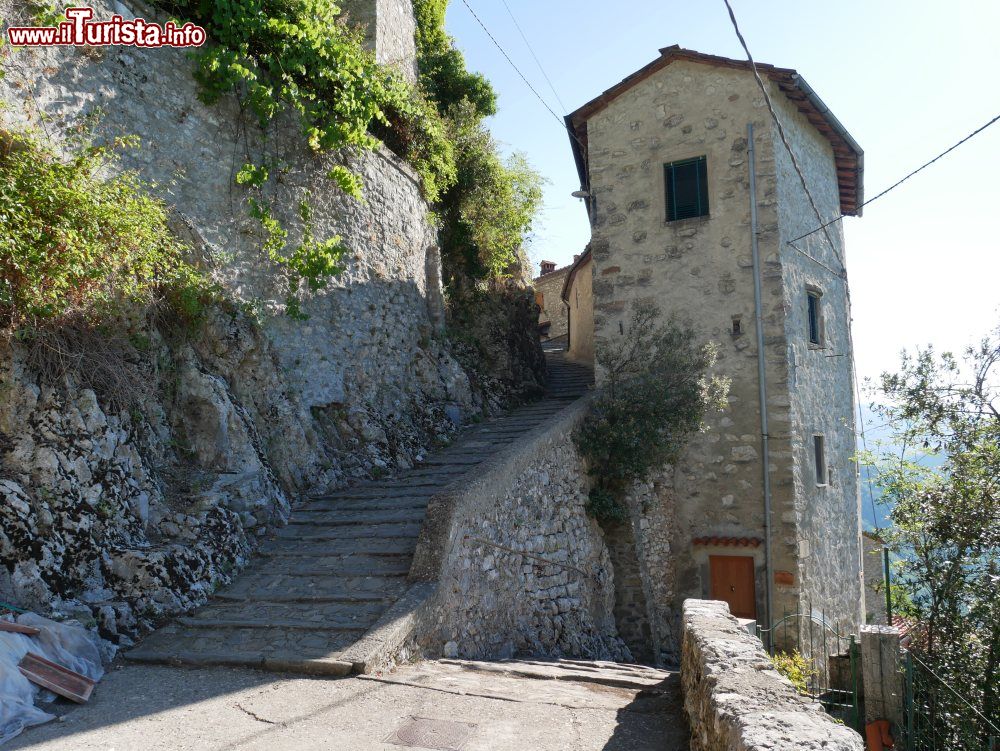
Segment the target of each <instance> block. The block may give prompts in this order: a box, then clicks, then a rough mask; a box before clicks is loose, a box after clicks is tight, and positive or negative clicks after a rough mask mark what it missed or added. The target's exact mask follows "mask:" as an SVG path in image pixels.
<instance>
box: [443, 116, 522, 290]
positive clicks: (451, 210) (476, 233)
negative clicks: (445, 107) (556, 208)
mask: <svg viewBox="0 0 1000 751" xmlns="http://www.w3.org/2000/svg"><path fill="white" fill-rule="evenodd" d="M452 130H453V133H454V141H455V153H456V158H457V172H458V180H457V182H456V184H455V186H454V187H453V188H452V189H451V190H450V191H448V193H447V194H446V195H445V196H444V198H443V199H442V201H441V206H440V214H441V217H442V226H441V249H442V257H443V259H444V266H445V269H446V271H447V274H448V279H446V281H448V282H450V283H452V284H454V282H455V281H456V278H455V277H456V276H457V275H459V274H464V275H465V276H468V277H472V278H474V279H480V278H485V277H493V278H496V277H500V276H502V275H503V273H504V272H505V271H506V270H507V269H508V268H509V267H510V266H511V265H512V264H514V263H515V262H516V261H517V260H518V253H519V252H520V250H521V247H522V246H523V244H524V240H525V238H526V237H527V235H528V234H529V233H530V231H531V227H532V223H533V221H534V218H535V215H536V214H537V212H538V209H539V207H540V205H541V201H542V180H541V178H540V176H539V175H538V174H537V173H536V172H534V171H533V170H532V169H531V167H530V166H529V165H528V163H527V160H526V159H525V158H524V157H523V156H522V155H520V154H515V155H513V156H512V157H510V158H509V159H508V160H507V161H506V163H505V162H504V161H502V160H501V158H500V156H499V153H498V152H499V149H498V146H497V144H496V142H495V141H494V139H493V137H492V136H491V135H490V133H489V131H488V130H487V129H486V128H485V126H484V125H483V124H482V122H481V121H479V120H478V119H477V117H476V115H475V113H474V111H473V110H472V108H471V107H469V106H468V105H462V106H460V107H456V108H455V109H453V110H452Z"/></svg>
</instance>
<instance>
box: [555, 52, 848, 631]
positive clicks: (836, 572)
mask: <svg viewBox="0 0 1000 751" xmlns="http://www.w3.org/2000/svg"><path fill="white" fill-rule="evenodd" d="M757 67H758V70H759V72H760V75H761V77H762V79H763V82H764V86H765V87H766V89H767V92H768V97H769V99H770V101H771V102H772V104H773V106H774V108H775V110H776V113H777V117H778V119H779V120H780V121H781V123H782V124H783V126H784V131H785V135H786V138H787V140H788V143H789V145H790V148H791V150H792V151H793V152H794V154H795V158H796V161H797V163H798V165H799V167H800V168H801V170H802V178H801V179H800V176H799V174H798V172H797V170H796V167H795V165H794V164H793V161H792V159H791V158H790V157H789V153H788V151H787V150H786V147H785V146H784V144H783V142H782V139H781V136H780V134H779V133H778V131H777V128H776V127H775V125H774V123H773V120H772V118H771V115H770V113H769V111H768V107H767V102H766V101H765V98H764V96H763V95H762V93H761V90H760V88H759V87H758V84H757V81H756V80H755V78H754V74H753V71H752V70H751V69H750V66H749V64H748V63H747V62H746V61H741V60H731V59H727V58H723V57H716V56H713V55H706V54H702V53H698V52H694V51H690V50H685V49H681V48H680V47H677V46H673V47H667V48H665V49H663V50H661V51H660V55H659V57H657V58H656V59H655V60H654V61H652V62H651V63H650V64H649V65H647V66H645V67H644V68H642V69H641V70H638V71H636V72H635V73H633V74H631V75H630V76H628V77H627V78H625V79H624V80H623V81H621V82H620V83H618V84H616V85H615V86H613V87H611V88H610V89H608V90H607V91H605V92H604V93H602V94H601V95H600V96H598V97H596V98H595V99H593V100H591V101H589V102H587V103H586V104H584V105H583V106H582V107H580V108H579V109H577V110H576V111H575V112H573V113H572V114H570V115H568V116H567V118H566V121H567V125H568V129H569V131H570V136H571V137H570V143H571V146H572V150H573V155H574V157H575V159H576V164H577V168H578V171H579V175H580V181H581V188H582V190H583V191H584V194H585V195H586V196H587V198H586V205H587V211H588V214H589V218H590V222H591V227H592V235H591V242H590V247H589V251H588V252H587V253H586V254H584V255H583V256H582V257H581V258H579V259H578V260H577V262H576V263H575V264H574V265H573V266H572V267H571V268H570V271H569V273H568V274H567V277H566V279H567V281H566V286H565V289H564V292H563V299H564V300H565V301H567V302H568V303H570V304H571V305H576V304H577V300H578V299H586V300H587V302H586V303H584V304H581V305H579V309H577V308H571V310H570V316H569V328H570V349H569V354H570V356H571V357H574V358H576V359H581V360H585V361H590V362H593V352H594V349H595V347H596V348H599V347H600V346H601V345H602V343H604V342H609V341H612V340H614V339H615V338H616V337H619V336H621V335H622V332H623V330H624V327H625V326H626V325H627V323H628V319H629V311H630V306H631V304H632V303H633V302H634V301H637V300H652V301H655V302H656V303H657V304H658V305H659V306H660V307H661V309H662V310H663V311H664V312H665V314H667V315H668V316H674V317H677V318H678V319H681V320H683V321H686V322H690V323H691V324H693V325H694V327H695V329H696V330H697V331H698V332H700V334H701V335H702V336H703V338H704V340H706V341H707V340H714V341H715V342H717V343H718V344H719V345H720V358H719V363H718V372H720V373H721V374H724V375H728V376H730V377H731V379H732V387H731V392H730V396H729V405H728V408H727V409H726V410H725V411H724V413H722V414H718V415H713V416H711V417H710V419H709V429H708V430H707V431H706V432H704V433H701V434H699V435H696V436H695V437H694V438H693V439H692V440H691V442H690V444H689V446H688V449H687V450H686V452H685V454H684V457H683V459H682V460H681V461H680V462H679V463H678V465H677V466H676V467H675V468H674V472H673V473H672V476H671V479H669V480H664V482H663V483H661V484H659V485H657V486H656V487H654V488H653V496H654V498H655V499H656V500H655V503H654V504H653V505H652V506H648V507H647V508H648V509H649V510H647V511H641V512H635V538H636V541H637V543H636V544H637V545H638V546H639V548H640V549H639V559H640V565H641V568H643V576H644V578H645V583H644V588H645V590H646V592H647V593H650V596H652V597H654V598H659V599H664V598H667V599H671V600H672V601H671V602H666V603H664V602H658V603H652V604H651V607H650V608H649V610H650V613H652V614H653V617H652V620H654V621H655V620H656V616H655V613H656V611H657V610H661V611H663V612H672V613H678V612H680V603H681V601H682V600H683V599H684V598H686V597H705V598H712V599H722V600H726V601H728V602H729V605H730V609H731V611H732V612H733V613H734V614H736V615H737V616H740V617H744V618H747V619H754V620H757V621H758V622H759V623H761V624H764V623H766V622H767V621H768V619H770V621H772V622H773V621H776V620H778V619H781V618H782V617H783V616H784V614H786V613H788V614H791V613H812V614H814V615H815V616H816V617H817V618H818V617H824V618H825V619H826V620H827V621H828V622H830V623H831V624H833V625H834V626H835V627H837V628H839V629H841V630H844V631H847V630H851V629H855V628H856V627H857V626H858V625H859V624H861V623H863V622H864V615H865V608H864V595H863V581H862V580H863V574H862V547H861V521H860V502H859V492H858V489H859V487H858V477H857V467H856V465H855V462H854V461H853V456H854V454H855V432H854V431H855V413H856V404H855V399H854V394H855V390H854V374H853V360H852V345H851V336H850V328H849V326H850V298H849V295H848V288H847V279H846V272H845V270H844V240H843V233H842V229H841V224H840V223H839V222H838V223H835V224H832V225H831V226H829V227H827V228H826V229H825V230H822V231H819V232H812V233H811V234H807V233H810V232H811V231H812V230H814V229H815V228H816V227H817V226H818V225H819V224H820V222H819V221H817V216H816V212H815V211H814V210H813V208H812V207H811V205H810V199H809V197H808V195H807V193H806V191H805V190H804V189H803V185H802V180H804V181H805V182H806V184H807V185H808V187H809V193H811V195H812V197H813V199H814V200H815V202H816V204H817V206H816V208H817V209H818V212H819V214H820V215H821V217H822V218H823V220H824V221H828V220H830V219H833V218H835V217H838V216H840V215H841V214H847V215H855V216H857V215H860V213H861V205H862V203H863V197H862V172H863V152H862V150H861V149H860V147H859V146H858V145H857V144H856V143H855V141H854V139H853V138H851V136H850V135H849V134H848V133H847V131H846V130H845V129H844V127H843V126H842V125H841V124H840V123H839V122H838V121H837V119H836V118H835V117H834V115H833V114H832V113H831V112H830V110H829V109H828V108H827V107H826V105H824V104H823V102H822V101H821V100H820V99H819V97H818V96H817V95H816V93H815V92H814V91H813V90H812V88H811V87H810V86H809V85H808V84H807V83H806V82H805V80H804V79H803V78H802V77H801V76H800V75H799V74H798V73H797V72H796V71H794V70H791V69H786V68H777V67H773V66H771V65H758V66H757ZM752 184H754V185H755V193H754V194H751V185H752ZM755 237H756V241H757V242H756V245H757V248H756V250H757V253H756V254H755V252H754V250H755V248H754V239H755ZM755 255H756V260H755ZM755 277H756V279H755ZM588 306H589V307H590V320H591V321H592V323H590V324H589V325H587V324H585V323H584V321H585V320H587V319H586V312H585V308H586V307H588ZM574 311H577V312H574ZM758 320H759V323H760V326H761V329H760V332H759V335H758V332H757V326H758ZM761 345H762V346H761ZM760 374H763V379H762V378H761V377H760ZM601 377H602V374H601V373H597V380H598V383H600V380H601ZM765 420H766V422H765ZM765 426H766V428H765ZM765 435H766V438H765ZM765 478H767V480H768V483H767V484H766V485H767V487H765ZM657 504H658V505H657ZM651 541H655V542H656V544H655V545H654V544H652V542H651ZM657 593H659V594H657ZM655 630H656V627H655V624H654V631H655Z"/></svg>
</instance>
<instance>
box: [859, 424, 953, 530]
mask: <svg viewBox="0 0 1000 751" xmlns="http://www.w3.org/2000/svg"><path fill="white" fill-rule="evenodd" d="M861 416H862V418H863V419H864V426H865V431H864V433H865V435H864V441H862V438H861V434H860V431H859V434H858V451H859V452H861V451H863V450H864V449H865V446H867V448H868V451H871V452H874V453H890V452H891V453H893V454H896V455H898V454H899V453H900V450H901V446H900V445H899V444H897V443H895V442H894V440H893V433H892V429H891V427H889V426H888V425H886V424H885V420H884V419H883V418H882V417H881V416H880V415H879V414H877V413H876V412H873V411H872V410H871V409H870V408H869V407H868V405H863V406H862V408H861ZM945 459H946V457H945V456H944V455H925V456H922V457H921V459H920V463H921V464H924V465H925V466H928V467H937V466H940V465H942V464H944V462H945ZM876 479H877V478H876V473H875V472H874V470H872V468H870V467H865V466H862V467H861V518H862V520H863V523H864V527H865V529H866V530H874V529H876V528H880V527H886V526H889V513H890V511H891V510H892V509H891V507H890V506H889V504H888V503H883V502H882V501H881V500H880V499H881V495H882V493H881V490H880V489H879V487H878V483H877V482H876Z"/></svg>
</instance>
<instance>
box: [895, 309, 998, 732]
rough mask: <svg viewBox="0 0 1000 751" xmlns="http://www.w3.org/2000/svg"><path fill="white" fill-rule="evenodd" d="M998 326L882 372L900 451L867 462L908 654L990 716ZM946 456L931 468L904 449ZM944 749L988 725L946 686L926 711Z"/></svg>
mask: <svg viewBox="0 0 1000 751" xmlns="http://www.w3.org/2000/svg"><path fill="white" fill-rule="evenodd" d="M998 363H1000V328H998V329H997V330H995V331H994V332H992V334H991V335H990V336H988V337H987V338H985V339H984V340H983V341H982V342H981V343H980V344H979V345H978V346H976V347H972V348H969V349H968V350H966V352H965V353H964V356H963V357H961V358H956V357H955V356H953V355H951V354H949V353H945V354H941V355H938V354H936V353H935V352H934V350H933V349H932V348H930V347H928V348H926V349H923V350H918V351H917V352H916V353H915V354H913V355H908V354H907V355H904V357H903V360H902V363H901V367H900V370H899V372H898V373H893V374H889V373H887V374H884V375H883V376H882V379H881V392H882V395H883V396H884V397H885V399H886V404H884V405H883V406H881V407H880V408H879V409H880V411H881V413H882V415H883V416H884V417H885V418H886V419H887V420H888V421H889V422H891V423H892V425H893V426H894V428H895V432H896V436H897V441H898V443H899V444H900V445H902V446H903V447H904V448H903V451H902V454H901V455H899V456H890V455H883V456H882V457H881V458H880V459H879V460H878V462H877V464H878V466H877V473H878V482H879V485H880V486H881V488H882V491H883V500H885V501H886V502H888V503H891V504H892V511H891V519H892V522H893V527H892V529H890V530H889V532H888V542H889V544H890V545H891V547H892V549H893V550H894V552H895V553H896V555H897V556H898V557H899V562H898V563H897V570H898V574H899V579H898V582H897V584H898V585H899V586H900V587H902V588H903V589H904V590H905V592H906V594H907V595H908V596H909V597H908V599H909V602H910V603H912V605H911V608H912V610H911V612H910V616H911V617H912V618H913V619H914V620H915V621H916V622H917V623H918V627H917V638H916V639H915V640H914V645H913V650H914V653H915V654H916V655H917V656H918V658H919V659H921V660H922V661H923V662H924V663H926V664H927V665H928V667H929V668H930V669H931V670H933V671H934V672H935V673H937V674H938V675H939V676H940V677H941V678H942V679H943V680H944V681H945V682H947V683H948V684H949V685H951V686H952V687H954V688H955V689H956V690H958V691H959V692H960V693H961V694H963V695H964V696H965V697H966V698H967V699H968V700H969V701H970V702H971V703H972V704H973V705H975V707H976V708H977V709H978V710H979V712H981V713H982V715H983V716H985V717H986V718H989V720H991V721H992V722H993V723H994V724H995V725H997V726H1000V704H998V696H997V694H998V691H1000V678H998V676H1000V493H998V487H1000V373H998ZM914 449H916V450H917V451H918V452H929V453H933V454H938V455H940V456H942V457H944V462H943V463H942V464H940V465H939V466H937V467H933V468H929V467H927V466H925V465H923V464H921V462H920V461H919V457H915V456H914ZM929 711H930V712H931V713H932V715H933V717H932V721H933V722H934V723H935V730H936V732H937V733H938V735H939V738H940V740H941V741H943V742H944V743H945V745H946V746H947V747H948V748H951V749H970V750H971V749H980V748H986V745H987V742H988V741H987V738H988V735H989V733H988V732H987V723H986V722H985V721H984V720H983V719H982V718H981V717H980V716H979V715H978V714H977V713H976V712H973V711H971V710H970V709H969V708H968V707H966V706H965V705H964V704H963V703H962V702H961V701H959V700H958V699H957V698H955V697H954V695H953V694H951V693H950V692H948V691H945V690H942V691H940V692H938V695H937V698H936V700H935V702H934V706H933V707H931V708H930V709H929Z"/></svg>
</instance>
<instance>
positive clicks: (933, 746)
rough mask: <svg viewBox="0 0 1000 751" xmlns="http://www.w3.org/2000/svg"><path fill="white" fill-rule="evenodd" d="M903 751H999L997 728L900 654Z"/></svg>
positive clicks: (923, 666)
mask: <svg viewBox="0 0 1000 751" xmlns="http://www.w3.org/2000/svg"><path fill="white" fill-rule="evenodd" d="M903 667H904V669H905V671H906V680H905V684H904V685H905V689H904V696H903V712H904V717H905V720H904V722H905V725H906V728H905V733H906V745H905V748H906V751H1000V728H998V727H997V725H996V724H995V723H993V722H992V721H991V720H990V719H989V718H988V717H986V716H985V715H983V713H982V712H980V711H979V710H978V709H976V707H975V706H974V705H973V704H972V702H970V701H969V700H968V699H966V698H965V697H964V696H962V694H961V693H959V692H958V691H957V690H956V689H955V688H954V687H953V686H951V685H950V684H949V683H948V682H947V681H945V680H944V679H943V678H941V677H940V676H938V675H937V674H936V673H935V672H934V671H933V670H932V669H931V668H930V667H929V666H928V665H927V664H926V663H925V662H923V661H922V660H921V659H920V658H919V657H917V656H916V655H915V654H913V653H912V652H907V651H904V652H903Z"/></svg>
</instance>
